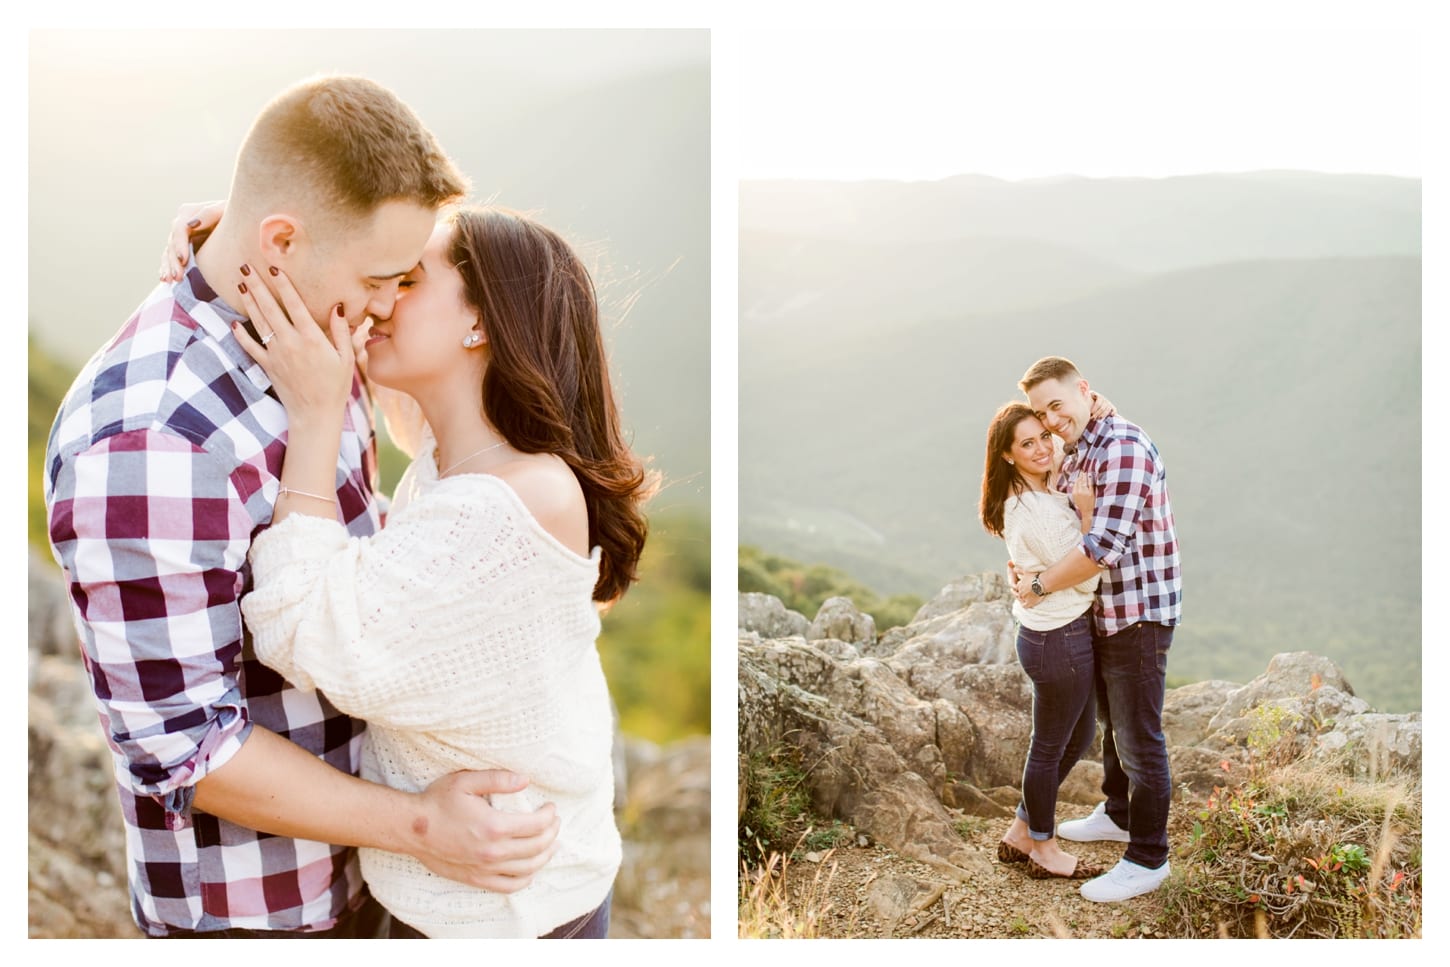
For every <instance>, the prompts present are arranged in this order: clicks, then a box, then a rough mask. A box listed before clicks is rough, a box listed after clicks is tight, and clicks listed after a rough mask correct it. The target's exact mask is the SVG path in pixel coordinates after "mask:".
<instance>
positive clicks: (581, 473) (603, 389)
mask: <svg viewBox="0 0 1450 967" xmlns="http://www.w3.org/2000/svg"><path fill="white" fill-rule="evenodd" d="M450 219H451V222H452V226H453V238H452V240H451V242H450V243H449V260H450V262H451V263H452V264H453V265H454V266H455V267H456V268H457V269H458V272H459V274H460V275H461V276H462V277H463V287H464V295H465V298H466V299H467V300H468V303H469V305H470V306H471V307H472V308H474V309H475V310H477V311H478V313H479V316H480V318H481V319H482V324H483V332H484V334H485V335H486V336H487V338H488V350H489V361H488V369H487V371H486V372H485V374H484V378H483V411H484V414H485V416H487V418H488V420H489V422H490V423H492V424H493V426H494V427H495V428H496V429H497V430H498V431H499V432H500V433H502V434H503V436H504V438H505V439H506V440H508V442H509V444H510V445H511V446H513V447H514V448H515V449H517V450H520V451H522V452H524V453H555V454H558V455H559V456H560V457H562V458H563V459H564V462H566V463H567V464H568V465H569V467H570V468H571V469H572V470H573V471H574V476H575V477H577V478H578V480H579V483H580V485H581V487H582V488H583V490H584V500H585V503H586V505H587V506H588V509H589V545H590V546H591V547H593V546H596V545H597V546H599V547H600V549H601V562H600V566H599V581H598V583H597V584H596V585H595V586H594V600H596V601H602V602H609V601H614V600H615V599H617V598H618V597H619V596H620V595H622V594H624V592H625V591H626V590H627V589H628V588H629V586H630V584H631V583H632V582H633V581H634V580H635V578H636V577H637V569H638V565H639V557H640V554H641V553H642V552H643V550H644V543H645V536H646V534H647V532H648V523H647V521H646V520H645V516H644V512H643V504H644V502H645V501H646V500H648V499H649V497H650V496H651V495H652V494H653V493H654V491H655V489H656V488H657V486H658V480H659V475H658V474H657V473H655V472H653V471H647V470H646V469H645V467H644V463H643V461H641V460H640V458H639V457H637V456H635V454H634V453H633V452H632V451H631V450H630V448H629V445H628V444H626V443H625V441H624V435H623V433H622V431H621V429H620V424H619V411H618V408H617V407H616V406H615V403H614V391H613V388H612V386H611V384H610V380H609V364H608V361H607V359H606V358H605V352H604V337H603V334H602V333H601V332H600V328H599V304H598V300H597V298H596V295H595V290H594V281H593V279H592V278H590V275H589V271H588V270H587V269H586V268H585V267H584V265H583V263H582V262H581V261H580V260H579V257H578V256H577V254H576V253H575V252H574V250H573V249H572V248H571V247H570V246H569V244H568V243H567V242H565V241H564V240H563V239H562V238H560V237H559V235H558V234H556V233H555V232H553V231H552V230H550V229H548V228H545V227H544V226H543V225H540V224H539V223H538V222H535V221H533V220H532V219H530V218H528V217H526V216H524V215H522V214H520V213H518V212H513V211H509V210H507V209H503V208H494V207H484V208H460V209H457V210H455V211H454V212H453V213H452V214H451V216H450Z"/></svg>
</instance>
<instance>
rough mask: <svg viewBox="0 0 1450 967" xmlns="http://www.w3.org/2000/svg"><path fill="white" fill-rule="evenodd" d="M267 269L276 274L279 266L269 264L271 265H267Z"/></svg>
mask: <svg viewBox="0 0 1450 967" xmlns="http://www.w3.org/2000/svg"><path fill="white" fill-rule="evenodd" d="M267 271H268V272H271V273H272V274H273V275H276V274H277V266H275V265H269V266H267Z"/></svg>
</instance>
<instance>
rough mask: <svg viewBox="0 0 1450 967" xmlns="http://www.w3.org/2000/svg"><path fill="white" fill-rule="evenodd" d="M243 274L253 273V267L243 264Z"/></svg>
mask: <svg viewBox="0 0 1450 967" xmlns="http://www.w3.org/2000/svg"><path fill="white" fill-rule="evenodd" d="M242 274H243V275H251V274H252V268H251V266H249V265H244V266H242Z"/></svg>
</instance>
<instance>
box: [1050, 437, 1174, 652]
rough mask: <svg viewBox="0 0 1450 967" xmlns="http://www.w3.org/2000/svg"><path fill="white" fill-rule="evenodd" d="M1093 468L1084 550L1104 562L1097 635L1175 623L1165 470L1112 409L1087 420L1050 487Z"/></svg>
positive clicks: (1064, 485)
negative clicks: (1093, 500) (1149, 624)
mask: <svg viewBox="0 0 1450 967" xmlns="http://www.w3.org/2000/svg"><path fill="white" fill-rule="evenodd" d="M1083 468H1085V469H1088V470H1090V471H1092V473H1093V474H1094V480H1095V481H1096V484H1097V501H1096V505H1095V508H1094V510H1093V526H1092V530H1091V531H1090V532H1088V533H1087V534H1086V535H1084V536H1083V548H1084V550H1085V551H1086V552H1087V554H1088V556H1089V557H1091V558H1092V559H1093V560H1095V561H1097V562H1098V564H1100V565H1102V566H1103V567H1106V568H1107V570H1105V571H1104V572H1103V575H1102V580H1101V581H1100V582H1099V584H1098V594H1097V598H1096V600H1095V601H1094V602H1093V620H1094V623H1095V624H1096V626H1097V631H1098V634H1100V635H1111V634H1114V633H1115V632H1118V631H1122V630H1123V629H1124V628H1126V627H1128V626H1129V625H1131V624H1134V623H1135V622H1138V621H1155V622H1161V623H1162V624H1166V625H1172V624H1177V623H1178V621H1179V619H1180V618H1181V616H1182V611H1183V578H1182V572H1181V571H1180V569H1179V565H1178V537H1177V535H1176V534H1175V533H1174V530H1173V510H1172V508H1171V507H1169V505H1168V477H1167V473H1166V472H1165V470H1164V468H1163V461H1162V460H1161V459H1160V458H1159V456H1158V448H1157V447H1155V446H1154V445H1153V441H1152V440H1150V439H1148V434H1146V433H1144V432H1143V430H1142V428H1140V427H1138V426H1137V425H1135V424H1133V423H1130V422H1128V421H1127V420H1125V419H1123V418H1122V417H1120V416H1117V415H1116V414H1114V415H1112V416H1107V417H1103V418H1101V419H1096V420H1091V421H1089V423H1088V425H1087V427H1086V428H1085V429H1084V430H1083V434H1082V437H1081V438H1080V439H1079V440H1078V442H1077V447H1076V450H1075V451H1074V452H1073V453H1070V454H1068V456H1067V458H1066V459H1065V460H1064V461H1063V464H1062V469H1061V471H1060V473H1059V474H1058V478H1057V489H1059V490H1061V491H1062V492H1063V493H1067V494H1070V493H1072V481H1073V478H1074V477H1075V476H1076V475H1077V472H1078V470H1079V469H1083Z"/></svg>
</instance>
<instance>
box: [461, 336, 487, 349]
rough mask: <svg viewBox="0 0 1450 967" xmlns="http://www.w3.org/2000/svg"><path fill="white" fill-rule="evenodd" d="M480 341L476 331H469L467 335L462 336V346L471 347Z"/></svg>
mask: <svg viewBox="0 0 1450 967" xmlns="http://www.w3.org/2000/svg"><path fill="white" fill-rule="evenodd" d="M481 342H483V337H482V336H480V335H479V334H478V333H476V332H470V333H469V334H468V335H466V336H464V337H463V348H464V349H472V348H473V347H474V346H477V345H478V344H479V343H481Z"/></svg>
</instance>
